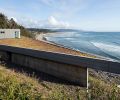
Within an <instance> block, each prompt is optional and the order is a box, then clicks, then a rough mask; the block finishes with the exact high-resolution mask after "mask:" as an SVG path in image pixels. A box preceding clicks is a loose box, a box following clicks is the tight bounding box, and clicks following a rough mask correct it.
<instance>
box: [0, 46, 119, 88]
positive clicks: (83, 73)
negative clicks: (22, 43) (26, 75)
mask: <svg viewBox="0 0 120 100" xmlns="http://www.w3.org/2000/svg"><path fill="white" fill-rule="evenodd" d="M0 51H1V52H2V54H3V55H4V56H3V58H4V57H6V55H8V58H9V60H11V61H12V62H13V63H16V64H20V65H22V66H26V67H31V68H33V69H36V70H39V71H43V72H45V73H48V74H51V75H54V76H57V77H60V78H63V79H66V80H69V81H73V82H76V83H78V84H80V85H81V86H86V87H87V82H88V71H87V68H93V69H97V70H102V71H107V72H112V73H117V74H120V62H113V61H110V60H103V59H95V58H87V57H80V56H74V55H67V54H60V53H53V52H46V51H39V50H33V49H28V48H19V47H12V46H5V45H0Z"/></svg>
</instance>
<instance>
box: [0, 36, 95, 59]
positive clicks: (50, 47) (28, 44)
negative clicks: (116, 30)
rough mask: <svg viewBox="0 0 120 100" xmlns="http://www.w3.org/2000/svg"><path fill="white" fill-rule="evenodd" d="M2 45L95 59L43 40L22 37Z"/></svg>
mask: <svg viewBox="0 0 120 100" xmlns="http://www.w3.org/2000/svg"><path fill="white" fill-rule="evenodd" d="M0 45H9V46H15V47H23V48H30V49H35V50H43V51H50V52H56V53H66V54H72V55H77V56H84V57H95V56H92V55H89V54H86V53H82V52H79V51H75V50H71V49H69V48H64V47H60V46H57V45H56V44H55V45H54V44H53V43H52V44H51V43H48V42H45V41H42V40H33V39H31V38H27V37H21V38H20V39H1V40H0Z"/></svg>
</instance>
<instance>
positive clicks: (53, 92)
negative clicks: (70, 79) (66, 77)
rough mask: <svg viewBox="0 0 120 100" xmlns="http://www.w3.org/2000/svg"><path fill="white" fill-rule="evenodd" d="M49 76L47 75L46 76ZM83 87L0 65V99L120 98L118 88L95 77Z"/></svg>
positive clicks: (63, 99) (62, 99) (119, 99)
mask: <svg viewBox="0 0 120 100" xmlns="http://www.w3.org/2000/svg"><path fill="white" fill-rule="evenodd" d="M48 78H49V77H48ZM89 83H90V87H89V90H88V93H87V91H86V89H85V88H82V87H79V86H73V85H65V84H60V83H54V82H46V81H43V80H42V79H41V80H38V79H36V78H35V76H34V75H32V77H31V76H29V75H27V74H26V73H20V72H16V71H15V70H13V69H8V68H7V67H6V65H4V66H3V65H0V99H2V100H41V99H42V98H48V100H86V99H88V100H120V98H119V97H120V89H119V88H117V86H116V84H109V83H107V82H105V81H102V80H100V79H97V78H95V77H91V76H90V77H89Z"/></svg>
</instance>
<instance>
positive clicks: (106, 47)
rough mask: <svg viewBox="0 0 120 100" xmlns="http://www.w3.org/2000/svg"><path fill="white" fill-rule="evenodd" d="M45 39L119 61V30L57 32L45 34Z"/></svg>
mask: <svg viewBox="0 0 120 100" xmlns="http://www.w3.org/2000/svg"><path fill="white" fill-rule="evenodd" d="M46 39H47V40H48V41H52V42H55V43H57V44H60V45H64V46H66V47H69V48H73V49H76V50H79V51H82V52H86V53H91V54H95V55H99V56H103V57H107V58H110V59H113V60H117V61H120V32H81V31H80V32H58V33H53V34H52V33H51V34H49V35H46Z"/></svg>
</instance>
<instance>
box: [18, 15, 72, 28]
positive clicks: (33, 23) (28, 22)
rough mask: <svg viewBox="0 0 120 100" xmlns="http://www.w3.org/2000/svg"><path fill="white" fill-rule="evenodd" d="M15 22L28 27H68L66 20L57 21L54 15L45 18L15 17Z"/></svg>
mask: <svg viewBox="0 0 120 100" xmlns="http://www.w3.org/2000/svg"><path fill="white" fill-rule="evenodd" d="M16 20H17V22H18V23H19V24H21V25H23V26H25V27H28V28H69V27H70V25H69V23H67V22H63V21H58V20H57V19H56V18H55V17H54V16H50V17H49V18H48V19H46V20H35V19H30V18H27V17H24V18H21V19H16Z"/></svg>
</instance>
